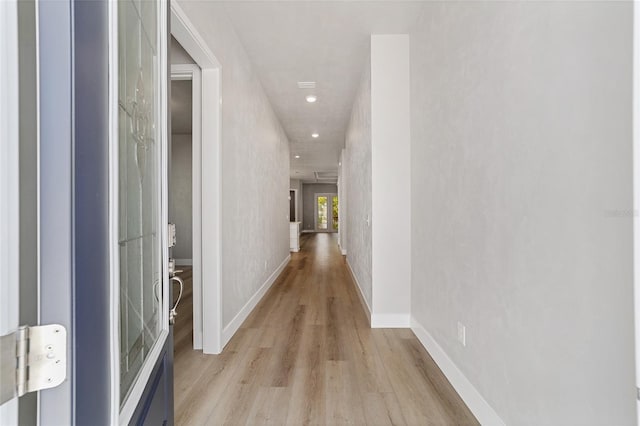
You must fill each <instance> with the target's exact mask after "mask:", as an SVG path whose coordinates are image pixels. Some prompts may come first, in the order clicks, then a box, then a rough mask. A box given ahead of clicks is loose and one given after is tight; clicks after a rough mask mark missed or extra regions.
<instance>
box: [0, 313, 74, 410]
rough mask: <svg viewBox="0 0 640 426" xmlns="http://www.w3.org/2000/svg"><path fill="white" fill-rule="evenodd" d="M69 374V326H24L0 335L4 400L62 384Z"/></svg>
mask: <svg viewBox="0 0 640 426" xmlns="http://www.w3.org/2000/svg"><path fill="white" fill-rule="evenodd" d="M66 377H67V330H66V329H65V328H64V327H63V326H61V325H59V324H50V325H40V326H35V327H28V326H21V327H20V328H18V330H17V331H15V332H14V333H11V334H7V335H5V336H2V337H0V404H4V403H5V402H6V401H8V400H10V399H12V398H14V397H19V396H22V395H24V394H25V393H29V392H34V391H39V390H42V389H48V388H53V387H55V386H58V385H59V384H61V383H62V382H64V380H65V379H66Z"/></svg>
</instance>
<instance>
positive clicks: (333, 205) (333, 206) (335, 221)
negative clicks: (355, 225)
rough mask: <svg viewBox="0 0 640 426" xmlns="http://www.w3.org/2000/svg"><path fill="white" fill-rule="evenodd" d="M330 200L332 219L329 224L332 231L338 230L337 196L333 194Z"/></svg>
mask: <svg viewBox="0 0 640 426" xmlns="http://www.w3.org/2000/svg"><path fill="white" fill-rule="evenodd" d="M331 200H332V202H331V212H332V217H331V219H332V221H331V225H332V227H333V230H334V231H337V230H338V196H337V195H334V196H333V197H332V199H331Z"/></svg>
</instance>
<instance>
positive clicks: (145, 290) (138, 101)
mask: <svg viewBox="0 0 640 426" xmlns="http://www.w3.org/2000/svg"><path fill="white" fill-rule="evenodd" d="M71 4H72V9H73V13H72V16H73V19H74V28H73V29H74V31H73V34H74V36H73V37H74V57H73V67H74V72H73V82H74V93H75V103H74V118H75V120H74V122H75V135H74V136H75V147H74V164H75V179H74V181H75V235H76V237H75V240H76V241H75V243H76V245H75V255H74V256H75V259H74V263H75V265H76V284H75V295H76V299H75V301H76V303H75V305H76V318H75V322H74V327H75V335H74V340H75V341H74V345H75V347H76V363H77V366H78V367H77V368H76V370H75V371H74V374H75V383H76V392H75V395H76V400H75V403H74V413H75V419H76V424H115V423H118V424H134V425H167V424H168V425H171V424H173V336H172V332H173V330H172V326H171V325H170V324H169V312H170V310H171V306H170V305H171V288H170V282H171V281H170V279H169V266H168V265H169V241H168V230H167V228H168V184H167V179H168V145H169V136H168V129H169V118H168V117H169V116H168V108H167V99H168V91H169V80H168V76H167V75H168V74H167V71H168V67H167V51H168V49H167V44H168V37H169V28H168V27H169V24H168V22H169V20H168V15H167V14H168V11H169V4H168V2H166V1H160V0H119V1H101V0H98V1H91V2H87V1H83V0H77V1H73V2H72V3H71ZM97 34H100V35H101V36H97ZM105 259H106V261H105ZM101 277H106V279H104V285H97V284H96V282H97V281H99V280H100V279H102V278H101ZM105 358H106V359H105ZM96 359H99V360H102V364H103V365H108V368H106V369H105V370H98V371H96V368H99V367H100V366H99V365H96V363H95V360H96ZM98 391H99V392H98ZM106 392H108V395H106V398H101V396H102V395H104V393H106Z"/></svg>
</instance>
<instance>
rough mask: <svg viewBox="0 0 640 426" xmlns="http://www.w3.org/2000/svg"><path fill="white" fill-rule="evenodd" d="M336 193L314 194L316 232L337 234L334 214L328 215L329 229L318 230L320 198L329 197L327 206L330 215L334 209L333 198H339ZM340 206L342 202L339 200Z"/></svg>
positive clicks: (314, 226) (314, 224) (314, 225)
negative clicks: (334, 225)
mask: <svg viewBox="0 0 640 426" xmlns="http://www.w3.org/2000/svg"><path fill="white" fill-rule="evenodd" d="M337 196H338V194H337V193H335V192H317V193H314V194H313V229H314V232H327V233H330V234H335V233H336V232H337V231H334V230H333V214H327V218H328V219H327V229H318V197H327V204H328V205H329V209H328V210H329V213H331V212H332V209H333V197H337ZM338 206H340V200H339V199H338Z"/></svg>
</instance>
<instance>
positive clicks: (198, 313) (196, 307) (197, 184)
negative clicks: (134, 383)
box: [169, 64, 202, 350]
mask: <svg viewBox="0 0 640 426" xmlns="http://www.w3.org/2000/svg"><path fill="white" fill-rule="evenodd" d="M201 74H202V73H201V72H200V67H198V66H197V65H194V64H175V65H171V81H174V80H189V81H191V85H192V86H191V108H192V122H191V194H192V200H191V222H192V227H191V241H192V243H191V246H192V254H191V260H192V271H193V279H192V283H193V284H192V285H193V349H195V350H198V349H202V163H201V161H202V155H201V152H202V88H201V87H202V84H201V81H202V76H201ZM172 133H173V132H172ZM171 156H172V154H171V153H170V154H169V158H170V159H171ZM170 161H171V160H170ZM179 237H180V236H179V235H178V238H179Z"/></svg>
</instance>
